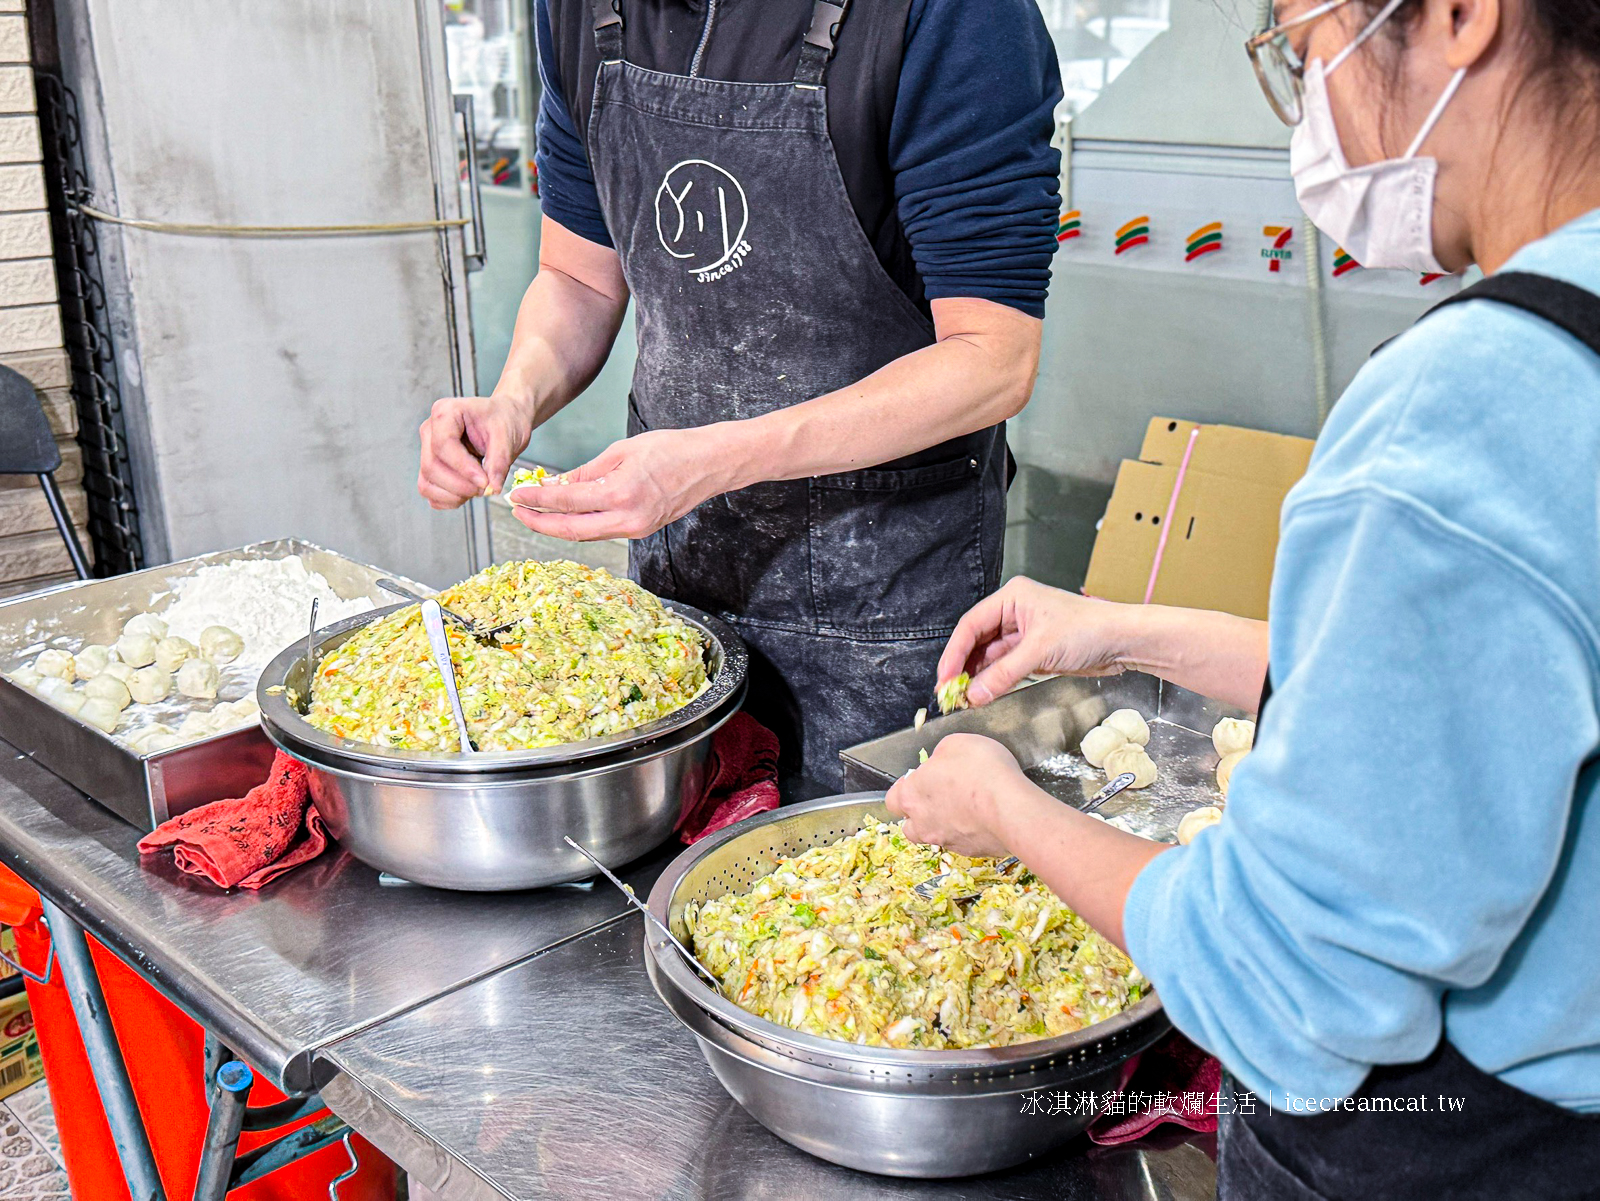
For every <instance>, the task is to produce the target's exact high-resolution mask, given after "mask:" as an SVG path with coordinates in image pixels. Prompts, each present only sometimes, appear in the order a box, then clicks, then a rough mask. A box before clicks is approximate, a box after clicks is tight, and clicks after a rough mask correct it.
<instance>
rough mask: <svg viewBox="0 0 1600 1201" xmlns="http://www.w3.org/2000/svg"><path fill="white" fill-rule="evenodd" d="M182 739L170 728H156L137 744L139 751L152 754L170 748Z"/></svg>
mask: <svg viewBox="0 0 1600 1201" xmlns="http://www.w3.org/2000/svg"><path fill="white" fill-rule="evenodd" d="M182 741H183V739H181V738H179V737H178V736H177V734H175V733H173V732H172V731H171V730H158V731H156V732H155V733H154V734H151V735H150V737H148V738H146V739H145V740H144V741H143V742H141V743H140V744H139V751H140V753H141V754H145V755H153V754H155V753H156V752H157V751H166V750H171V749H172V748H173V747H175V746H177V745H178V744H179V743H180V742H182Z"/></svg>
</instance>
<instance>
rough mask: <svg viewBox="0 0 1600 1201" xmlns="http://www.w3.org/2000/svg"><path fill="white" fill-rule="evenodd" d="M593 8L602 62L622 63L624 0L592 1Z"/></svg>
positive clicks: (595, 38)
mask: <svg viewBox="0 0 1600 1201" xmlns="http://www.w3.org/2000/svg"><path fill="white" fill-rule="evenodd" d="M591 7H592V8H593V9H594V44H595V47H596V49H598V50H599V51H600V61H601V62H603V63H614V62H620V61H622V0H591ZM580 11H581V10H580Z"/></svg>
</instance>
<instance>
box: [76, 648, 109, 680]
mask: <svg viewBox="0 0 1600 1201" xmlns="http://www.w3.org/2000/svg"><path fill="white" fill-rule="evenodd" d="M110 663H111V648H110V647H109V646H101V645H100V644H99V643H95V644H94V645H93V646H86V647H84V648H83V649H82V650H81V651H79V652H78V653H77V654H76V655H73V656H72V666H73V668H74V669H76V671H77V673H78V678H79V679H80V680H92V679H94V677H95V676H97V675H99V674H100V673H101V672H103V671H105V669H106V668H107V667H108V666H109V665H110Z"/></svg>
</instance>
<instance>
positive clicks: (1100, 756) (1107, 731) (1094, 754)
mask: <svg viewBox="0 0 1600 1201" xmlns="http://www.w3.org/2000/svg"><path fill="white" fill-rule="evenodd" d="M1127 745H1128V739H1127V736H1126V735H1124V734H1123V732H1122V731H1121V730H1114V729H1112V728H1111V727H1110V726H1096V727H1095V728H1094V729H1092V730H1090V731H1089V732H1088V733H1087V734H1085V735H1084V736H1083V742H1082V743H1081V744H1080V745H1079V747H1078V750H1079V752H1080V753H1082V755H1083V757H1084V758H1085V759H1087V760H1088V761H1089V766H1091V767H1103V766H1105V762H1106V756H1107V755H1109V754H1110V753H1111V752H1112V751H1114V750H1116V749H1117V748H1118V747H1123V746H1127Z"/></svg>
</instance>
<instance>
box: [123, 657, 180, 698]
mask: <svg viewBox="0 0 1600 1201" xmlns="http://www.w3.org/2000/svg"><path fill="white" fill-rule="evenodd" d="M171 691H172V673H171V672H166V671H162V670H161V669H160V668H159V667H155V666H149V667H141V668H140V669H139V670H138V671H136V672H134V673H133V679H131V680H129V681H128V692H129V694H130V695H131V696H132V697H133V699H134V700H136V701H138V702H139V703H140V704H141V705H153V704H155V703H156V702H157V701H163V700H166V699H167V693H169V692H171Z"/></svg>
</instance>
